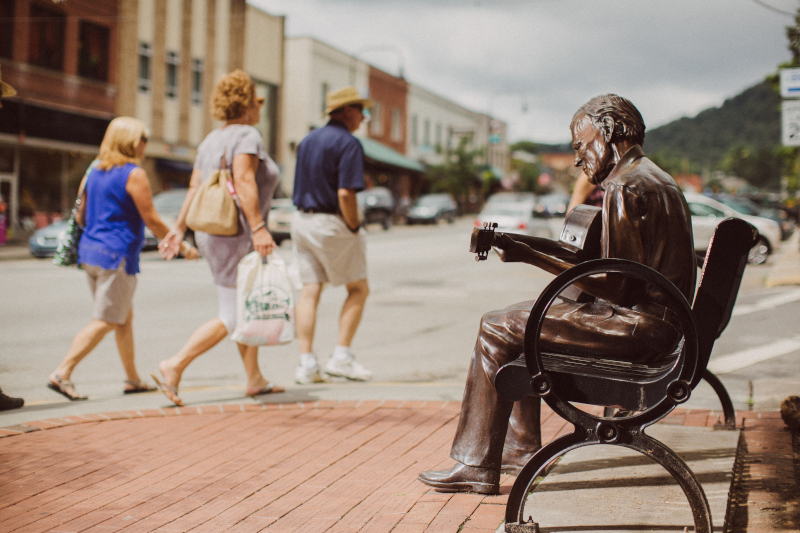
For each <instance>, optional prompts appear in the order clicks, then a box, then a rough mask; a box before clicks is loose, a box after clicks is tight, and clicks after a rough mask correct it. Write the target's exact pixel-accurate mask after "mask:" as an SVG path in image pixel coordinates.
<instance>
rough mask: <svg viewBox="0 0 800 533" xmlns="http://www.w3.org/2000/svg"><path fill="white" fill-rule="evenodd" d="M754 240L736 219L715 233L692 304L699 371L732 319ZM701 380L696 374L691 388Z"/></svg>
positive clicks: (749, 229) (753, 231) (744, 224)
mask: <svg viewBox="0 0 800 533" xmlns="http://www.w3.org/2000/svg"><path fill="white" fill-rule="evenodd" d="M757 238H758V231H757V230H756V229H755V228H754V227H753V226H752V225H750V224H749V223H747V222H745V221H744V220H742V219H738V218H728V219H725V220H723V221H722V222H720V223H719V225H718V226H717V229H716V230H715V231H714V236H713V238H712V239H711V243H710V244H709V246H708V252H707V253H706V260H705V263H704V265H703V271H702V273H701V274H700V285H699V287H698V288H697V293H696V294H695V298H694V304H693V305H692V314H693V315H694V320H695V325H696V327H697V335H698V339H699V343H700V353H699V358H700V361H699V368H703V369H704V368H705V367H706V366H707V365H708V359H709V357H710V356H711V349H712V348H713V347H714V341H716V340H717V338H719V336H720V334H721V333H722V331H723V330H724V329H725V327H726V326H727V325H728V322H729V321H730V319H731V313H732V312H733V305H734V304H735V303H736V295H737V294H738V292H739V286H740V284H741V282H742V275H743V274H744V268H745V266H746V265H747V254H748V252H749V251H750V248H752V247H753V245H754V244H755V242H756V239H757ZM701 379H703V373H702V372H698V375H696V376H695V377H694V380H693V382H692V387H694V386H696V385H697V384H698V383H699V382H700V380H701Z"/></svg>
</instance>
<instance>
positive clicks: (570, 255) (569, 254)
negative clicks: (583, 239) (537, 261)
mask: <svg viewBox="0 0 800 533" xmlns="http://www.w3.org/2000/svg"><path fill="white" fill-rule="evenodd" d="M496 235H497V237H495V238H498V237H499V236H500V235H508V236H509V237H510V238H511V239H513V240H515V241H517V242H521V243H522V244H525V245H527V246H530V247H531V248H532V249H533V250H536V251H537V252H541V253H543V254H547V255H550V256H553V257H556V258H558V259H563V260H565V261H570V262H577V261H578V260H579V257H578V255H579V252H576V251H575V250H574V249H569V248H567V247H566V246H565V245H564V243H563V242H561V241H554V240H553V239H546V238H544V237H534V236H533V235H522V234H519V233H497V234H496Z"/></svg>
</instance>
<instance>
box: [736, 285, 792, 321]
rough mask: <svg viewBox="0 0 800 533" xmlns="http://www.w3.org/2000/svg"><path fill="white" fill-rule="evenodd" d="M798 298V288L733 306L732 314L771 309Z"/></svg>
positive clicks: (740, 314)
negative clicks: (754, 301)
mask: <svg viewBox="0 0 800 533" xmlns="http://www.w3.org/2000/svg"><path fill="white" fill-rule="evenodd" d="M798 300H800V289H797V290H793V291H789V292H785V293H782V294H778V295H776V296H770V297H769V298H764V299H763V300H760V301H758V302H756V303H754V304H744V305H737V306H736V307H734V308H733V316H742V315H749V314H750V313H755V312H757V311H763V310H765V309H772V308H773V307H778V306H779V305H784V304H788V303H792V302H796V301H798Z"/></svg>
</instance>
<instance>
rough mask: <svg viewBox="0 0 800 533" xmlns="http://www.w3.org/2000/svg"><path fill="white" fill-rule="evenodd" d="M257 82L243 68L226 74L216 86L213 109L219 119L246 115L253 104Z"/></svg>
mask: <svg viewBox="0 0 800 533" xmlns="http://www.w3.org/2000/svg"><path fill="white" fill-rule="evenodd" d="M255 87H256V85H255V83H253V80H252V79H250V76H248V75H247V73H246V72H245V71H243V70H239V69H237V70H234V71H233V72H231V73H230V74H225V75H224V76H223V77H221V78H220V79H219V81H218V82H217V84H216V85H215V86H214V93H213V94H212V95H211V111H212V113H213V115H214V118H216V119H218V120H233V119H237V118H239V117H241V116H242V115H244V112H245V111H246V110H247V108H248V107H250V106H251V105H252V104H253V95H254V94H255Z"/></svg>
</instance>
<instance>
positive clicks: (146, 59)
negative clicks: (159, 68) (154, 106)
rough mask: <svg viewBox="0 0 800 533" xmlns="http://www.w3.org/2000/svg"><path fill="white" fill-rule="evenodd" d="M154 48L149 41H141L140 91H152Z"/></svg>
mask: <svg viewBox="0 0 800 533" xmlns="http://www.w3.org/2000/svg"><path fill="white" fill-rule="evenodd" d="M152 64H153V49H152V48H151V47H150V45H149V44H148V43H139V82H138V85H139V91H141V92H143V93H149V92H150V85H151V84H152V74H151V72H152Z"/></svg>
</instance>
